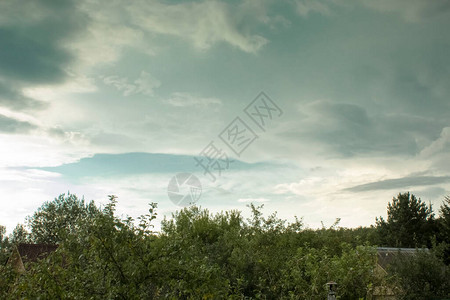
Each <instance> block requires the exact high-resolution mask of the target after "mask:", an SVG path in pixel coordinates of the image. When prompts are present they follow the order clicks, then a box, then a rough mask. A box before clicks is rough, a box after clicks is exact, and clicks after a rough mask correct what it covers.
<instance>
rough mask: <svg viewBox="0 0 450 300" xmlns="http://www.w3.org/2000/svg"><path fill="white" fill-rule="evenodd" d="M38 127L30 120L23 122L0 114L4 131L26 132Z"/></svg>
mask: <svg viewBox="0 0 450 300" xmlns="http://www.w3.org/2000/svg"><path fill="white" fill-rule="evenodd" d="M35 128H37V127H36V126H35V125H33V124H30V123H28V122H22V121H18V120H15V119H11V118H8V117H6V116H4V115H0V132H2V133H26V132H29V131H30V130H32V129H35Z"/></svg>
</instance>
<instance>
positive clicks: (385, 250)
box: [377, 247, 428, 269]
mask: <svg viewBox="0 0 450 300" xmlns="http://www.w3.org/2000/svg"><path fill="white" fill-rule="evenodd" d="M417 251H428V249H427V248H421V249H419V248H390V247H378V248H377V254H378V264H379V265H380V266H381V267H382V268H383V269H386V267H387V266H388V265H389V264H390V263H392V261H393V260H394V258H395V257H397V256H398V255H402V256H412V255H415V254H416V253H417Z"/></svg>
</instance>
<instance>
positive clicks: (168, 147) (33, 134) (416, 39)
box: [0, 0, 450, 232]
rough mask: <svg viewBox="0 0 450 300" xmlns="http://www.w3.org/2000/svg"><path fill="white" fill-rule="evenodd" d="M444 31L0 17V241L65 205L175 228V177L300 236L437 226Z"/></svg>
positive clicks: (413, 15)
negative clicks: (403, 203)
mask: <svg viewBox="0 0 450 300" xmlns="http://www.w3.org/2000/svg"><path fill="white" fill-rule="evenodd" d="M448 28H450V2H449V1H448V0H428V1H423V0H379V1H370V0H359V1H356V0H245V1H231V0H230V1H214V0H211V1H175V0H173V1H169V0H167V1H160V0H146V1H144V0H136V1H121V0H114V1H111V0H109V1H103V0H80V1H50V0H36V1H26V0H3V1H0V154H1V155H0V201H1V209H0V224H1V225H4V226H6V227H7V230H8V231H9V232H10V231H11V230H12V229H13V228H14V227H15V225H16V224H17V223H24V222H25V218H26V216H28V215H31V214H32V213H33V212H34V211H35V210H36V209H37V208H38V207H39V206H41V205H42V203H43V202H45V201H51V200H52V199H54V198H55V197H57V196H58V195H59V194H62V193H68V192H70V193H75V194H76V195H78V196H79V197H83V196H84V198H85V199H86V200H95V201H96V202H97V203H99V204H102V205H104V204H105V203H106V202H107V199H108V195H117V196H118V201H119V203H118V213H119V214H123V215H130V216H132V217H137V216H139V215H141V214H145V213H146V212H147V210H148V208H149V207H148V203H150V202H157V203H158V208H159V209H158V212H159V217H160V218H162V217H163V216H170V215H171V214H172V213H174V212H175V211H176V210H179V209H180V208H181V207H180V206H177V205H176V204H175V203H174V202H172V201H171V200H170V198H169V195H168V184H169V182H170V181H171V179H172V178H174V176H176V175H177V174H180V173H188V174H192V175H193V176H195V177H196V178H197V179H198V181H199V182H200V183H201V195H200V196H199V197H196V198H195V200H196V204H197V205H199V206H201V207H203V208H207V209H209V210H210V211H211V212H219V211H222V210H230V209H238V210H241V211H243V212H244V214H245V213H247V212H249V209H248V208H247V206H248V205H249V204H250V203H254V204H256V205H261V204H263V205H264V212H265V213H267V214H268V213H272V212H274V211H277V213H278V215H279V216H280V217H281V218H284V219H288V220H292V219H293V218H294V216H298V217H303V219H304V222H305V224H306V225H307V226H309V227H311V228H317V227H320V226H321V224H322V223H323V224H324V225H325V226H330V225H331V224H333V223H334V221H335V219H336V218H340V219H341V222H340V225H341V226H345V227H355V226H367V225H371V224H374V222H375V217H377V216H385V215H386V206H387V203H388V202H389V201H390V200H391V199H392V197H394V196H396V195H397V194H398V193H399V192H406V191H410V192H412V193H414V194H415V195H416V196H418V197H420V198H421V199H422V200H424V201H425V202H426V203H430V204H432V205H433V207H434V210H435V211H437V210H438V208H439V205H440V204H441V202H442V200H443V198H444V197H445V196H446V195H449V194H450V192H449V191H450V153H449V150H450V122H449V121H450V55H449V53H450V35H449V34H448ZM179 184H180V193H188V194H189V195H191V194H190V193H191V192H192V191H193V189H192V188H190V186H189V185H187V184H185V185H183V184H182V183H179ZM198 194H199V193H198V190H197V194H196V195H198Z"/></svg>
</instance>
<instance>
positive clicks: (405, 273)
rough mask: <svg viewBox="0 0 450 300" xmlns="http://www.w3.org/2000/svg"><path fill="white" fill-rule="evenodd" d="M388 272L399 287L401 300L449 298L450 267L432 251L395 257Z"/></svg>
mask: <svg viewBox="0 0 450 300" xmlns="http://www.w3.org/2000/svg"><path fill="white" fill-rule="evenodd" d="M388 271H389V273H390V275H391V276H393V278H395V279H396V281H397V284H398V285H399V286H400V287H401V291H402V294H403V295H400V296H401V299H423V300H426V299H442V298H441V297H445V299H448V297H450V267H448V266H446V265H445V264H444V262H443V261H442V260H441V259H440V258H438V257H437V256H436V255H435V253H434V252H433V251H424V250H418V251H416V253H415V254H414V255H400V254H399V255H397V256H396V258H395V259H394V260H393V262H392V263H391V265H390V266H389V267H388Z"/></svg>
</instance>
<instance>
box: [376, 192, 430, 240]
mask: <svg viewBox="0 0 450 300" xmlns="http://www.w3.org/2000/svg"><path fill="white" fill-rule="evenodd" d="M376 225H377V229H378V233H379V237H380V242H381V243H382V244H383V245H385V246H391V247H422V246H431V238H432V236H433V234H434V233H435V230H434V226H435V222H434V214H433V210H432V207H431V205H429V206H427V205H426V204H425V203H424V202H422V200H421V199H420V198H419V199H418V198H416V196H414V195H412V194H410V193H409V192H407V193H403V194H402V193H399V194H398V196H397V197H396V198H395V197H394V198H393V199H392V202H389V204H388V207H387V220H386V221H385V220H384V219H383V218H382V217H379V218H376Z"/></svg>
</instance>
